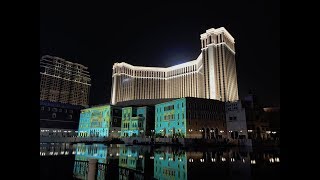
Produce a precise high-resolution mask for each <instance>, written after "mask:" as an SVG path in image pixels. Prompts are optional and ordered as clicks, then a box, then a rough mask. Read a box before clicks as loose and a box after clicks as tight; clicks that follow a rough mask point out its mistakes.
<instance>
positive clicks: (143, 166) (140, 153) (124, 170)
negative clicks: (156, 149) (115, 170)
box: [119, 146, 153, 180]
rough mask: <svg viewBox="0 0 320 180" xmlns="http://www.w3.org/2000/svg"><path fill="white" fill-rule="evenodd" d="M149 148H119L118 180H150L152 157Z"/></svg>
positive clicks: (151, 175)
mask: <svg viewBox="0 0 320 180" xmlns="http://www.w3.org/2000/svg"><path fill="white" fill-rule="evenodd" d="M151 152H152V150H151V147H150V146H123V147H120V156H119V180H127V179H151V178H152V177H153V174H152V171H153V162H152V161H153V159H150V157H153V155H152V153H151Z"/></svg>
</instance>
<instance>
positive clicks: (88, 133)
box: [78, 105, 121, 137]
mask: <svg viewBox="0 0 320 180" xmlns="http://www.w3.org/2000/svg"><path fill="white" fill-rule="evenodd" d="M120 125H121V108H119V107H115V106H110V105H104V106H98V107H92V108H87V109H83V110H81V114H80V122H79V129H78V136H80V137H108V136H111V134H114V133H119V135H120ZM116 127H118V129H119V132H118V130H117V129H116V131H114V128H116ZM111 128H112V132H110V131H111ZM119 135H118V136H119Z"/></svg>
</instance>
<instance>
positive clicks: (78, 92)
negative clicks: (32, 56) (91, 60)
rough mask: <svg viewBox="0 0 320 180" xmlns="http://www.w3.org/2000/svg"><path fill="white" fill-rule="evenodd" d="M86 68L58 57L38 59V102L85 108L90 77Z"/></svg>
mask: <svg viewBox="0 0 320 180" xmlns="http://www.w3.org/2000/svg"><path fill="white" fill-rule="evenodd" d="M87 69H88V68H87V67H85V66H83V65H81V64H78V63H72V62H69V61H66V60H64V59H62V58H59V57H54V56H49V55H45V56H42V57H41V59H40V100H47V101H51V102H60V103H68V104H72V105H81V106H87V105H88V104H89V93H90V86H91V84H90V81H91V79H90V75H89V72H88V71H87Z"/></svg>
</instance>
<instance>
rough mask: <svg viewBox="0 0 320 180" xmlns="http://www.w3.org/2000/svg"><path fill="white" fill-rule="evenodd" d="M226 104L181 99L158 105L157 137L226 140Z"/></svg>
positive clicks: (195, 99) (156, 111)
mask: <svg viewBox="0 0 320 180" xmlns="http://www.w3.org/2000/svg"><path fill="white" fill-rule="evenodd" d="M224 106H225V105H224V102H221V101H218V100H212V99H201V98H191V97H186V98H181V99H177V100H173V101H169V102H165V103H161V104H157V105H156V106H155V114H156V115H155V131H156V132H155V133H156V136H164V137H186V138H203V139H215V138H217V139H221V138H226V137H227V134H226V123H225V107H224Z"/></svg>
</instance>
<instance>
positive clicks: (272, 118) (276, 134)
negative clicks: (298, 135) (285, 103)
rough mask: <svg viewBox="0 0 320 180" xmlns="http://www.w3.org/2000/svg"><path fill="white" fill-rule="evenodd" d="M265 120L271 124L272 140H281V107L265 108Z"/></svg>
mask: <svg viewBox="0 0 320 180" xmlns="http://www.w3.org/2000/svg"><path fill="white" fill-rule="evenodd" d="M263 110H264V112H265V113H264V118H265V119H266V120H267V121H268V122H269V128H270V129H269V130H270V131H269V133H270V136H271V138H273V139H280V107H267V108H263Z"/></svg>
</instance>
